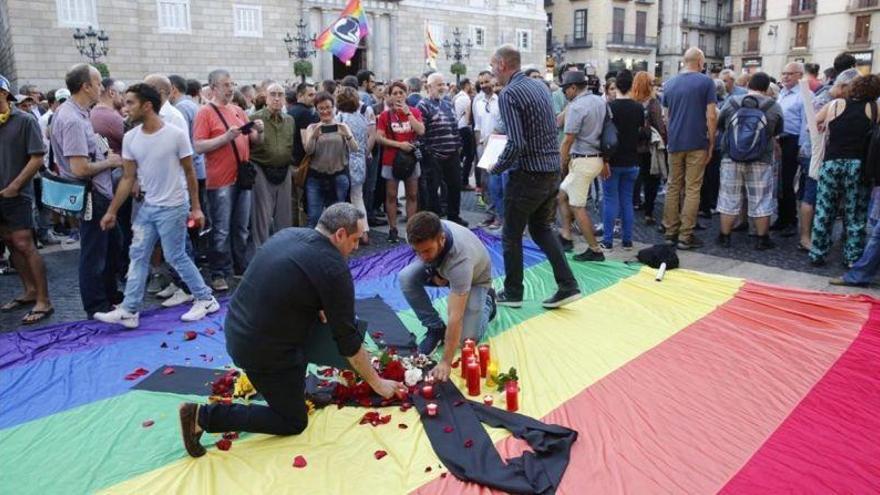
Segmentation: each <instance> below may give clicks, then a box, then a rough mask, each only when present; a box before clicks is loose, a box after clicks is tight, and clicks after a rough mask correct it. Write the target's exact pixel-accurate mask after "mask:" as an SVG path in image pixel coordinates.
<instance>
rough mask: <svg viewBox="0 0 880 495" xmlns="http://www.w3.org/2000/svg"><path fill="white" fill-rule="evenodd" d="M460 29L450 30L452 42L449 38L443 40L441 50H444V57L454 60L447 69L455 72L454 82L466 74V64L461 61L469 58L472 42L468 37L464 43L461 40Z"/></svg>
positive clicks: (456, 82) (457, 81) (459, 80)
mask: <svg viewBox="0 0 880 495" xmlns="http://www.w3.org/2000/svg"><path fill="white" fill-rule="evenodd" d="M461 34H462V33H461V30H460V29H458V28H457V27H456V28H455V29H453V30H452V39H453V41H452V43H450V42H449V40H444V41H443V51H445V52H446V59H447V60H448V59H450V58H452V59H453V60H455V62H453V64H452V66H451V67H450V68H449V71H450V72H452V73H453V74H455V84H459V83H460V82H461V76H463V75H465V74H467V66H466V65H464V63H463V62H462V60H463V59H466V58H471V48H473V47H474V44H473V43H471V40H470V39H468V40H467V41H466V42H465V43H462V42H461Z"/></svg>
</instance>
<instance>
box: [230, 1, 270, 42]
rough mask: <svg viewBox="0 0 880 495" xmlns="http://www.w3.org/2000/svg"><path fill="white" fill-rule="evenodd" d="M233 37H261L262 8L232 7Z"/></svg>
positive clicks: (253, 6)
mask: <svg viewBox="0 0 880 495" xmlns="http://www.w3.org/2000/svg"><path fill="white" fill-rule="evenodd" d="M232 8H233V12H234V16H233V17H234V19H233V22H234V25H235V36H244V37H250V38H262V37H263V8H262V7H260V6H259V5H234V6H233V7H232Z"/></svg>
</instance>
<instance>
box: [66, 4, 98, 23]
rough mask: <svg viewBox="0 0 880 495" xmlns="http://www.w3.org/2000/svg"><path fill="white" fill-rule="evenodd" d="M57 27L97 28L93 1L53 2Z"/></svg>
mask: <svg viewBox="0 0 880 495" xmlns="http://www.w3.org/2000/svg"><path fill="white" fill-rule="evenodd" d="M55 6H56V7H57V9H58V25H59V26H63V27H86V26H93V27H97V26H98V11H97V8H96V7H95V0H55Z"/></svg>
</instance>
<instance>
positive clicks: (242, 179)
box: [211, 103, 257, 190]
mask: <svg viewBox="0 0 880 495" xmlns="http://www.w3.org/2000/svg"><path fill="white" fill-rule="evenodd" d="M211 108H213V109H214V111H215V112H217V116H218V117H220V122H222V123H223V127H225V128H226V130H227V131H228V130H229V124H227V123H226V119H225V118H223V114H222V113H221V112H220V109H219V108H217V105H215V104H213V103H211ZM229 144H230V145H232V154H233V155H235V163H237V164H238V173H237V174H236V176H237V177H236V179H235V185H237V186H238V187H239V188H240V189H244V190H248V189H253V187H254V181H255V180H256V178H257V169H256V168H255V167H254V164H253V163H251V162H250V161H244V162H243V161H241V155H239V154H238V146H237V145H236V144H235V139H233V140H232V141H231V142H230V143H229Z"/></svg>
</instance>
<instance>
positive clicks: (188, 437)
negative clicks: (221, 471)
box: [180, 402, 205, 457]
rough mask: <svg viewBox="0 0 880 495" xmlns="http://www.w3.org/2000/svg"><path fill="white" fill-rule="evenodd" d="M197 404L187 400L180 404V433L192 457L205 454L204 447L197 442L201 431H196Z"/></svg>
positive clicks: (200, 436)
mask: <svg viewBox="0 0 880 495" xmlns="http://www.w3.org/2000/svg"><path fill="white" fill-rule="evenodd" d="M198 412H199V405H198V404H193V403H191V402H187V403H184V404H181V405H180V434H181V436H182V437H183V446H184V447H186V452H187V453H188V454H189V455H191V456H192V457H201V456H203V455H205V447H203V446H202V444H201V443H199V440H200V439H201V438H202V433H203V432H201V431H200V432H198V433H196V418H197V417H198Z"/></svg>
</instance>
